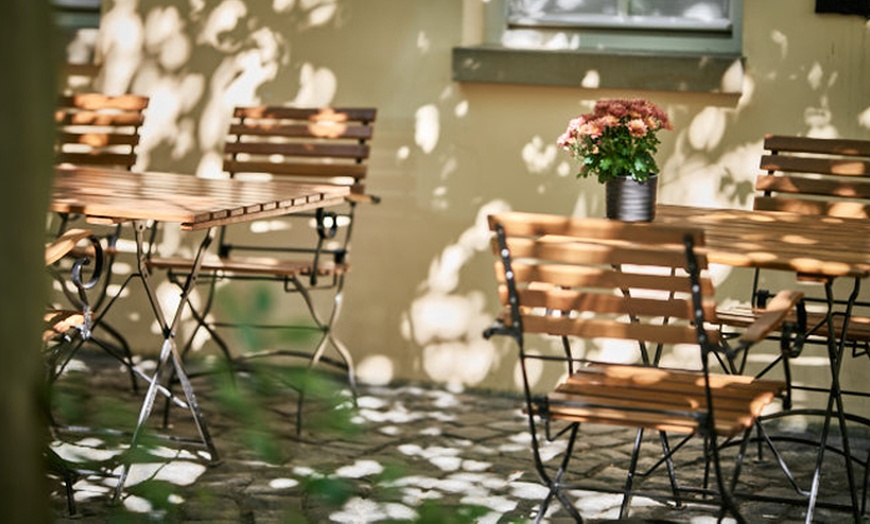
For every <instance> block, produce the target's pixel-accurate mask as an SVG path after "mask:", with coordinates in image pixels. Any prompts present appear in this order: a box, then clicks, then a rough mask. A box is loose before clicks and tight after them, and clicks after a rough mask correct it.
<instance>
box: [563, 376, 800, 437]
mask: <svg viewBox="0 0 870 524" xmlns="http://www.w3.org/2000/svg"><path fill="white" fill-rule="evenodd" d="M710 384H711V391H712V394H713V412H714V417H715V428H716V433H717V434H718V435H719V436H726V437H727V436H733V435H735V434H737V433H739V432H741V431H742V430H744V429H746V428H748V427H750V426H751V425H752V421H753V420H754V418H755V417H758V416H759V415H760V414H761V411H762V409H763V408H764V407H765V406H766V405H767V404H769V403H770V402H771V401H772V400H773V399H774V398H775V397H776V396H778V395H779V394H780V393H782V392H783V391H784V390H785V383H784V382H782V381H779V380H757V379H753V378H751V377H746V376H741V375H722V374H710ZM548 400H549V406H548V411H549V416H550V418H553V419H559V420H567V421H571V422H594V423H606V424H615V425H624V426H630V427H644V428H648V429H656V430H661V431H670V432H676V433H684V434H691V433H695V432H696V431H698V430H699V427H700V422H701V420H702V417H703V416H704V413H705V412H706V405H707V401H706V396H705V390H704V375H703V373H701V372H700V371H699V372H693V371H684V370H670V369H663V368H651V367H641V366H627V365H591V366H587V367H584V368H582V369H581V370H580V371H577V372H575V373H573V374H572V375H571V376H569V377H568V378H567V379H566V380H565V381H564V382H562V383H561V384H560V385H559V386H557V387H556V389H555V391H554V392H553V393H551V394H550V395H549V396H548Z"/></svg>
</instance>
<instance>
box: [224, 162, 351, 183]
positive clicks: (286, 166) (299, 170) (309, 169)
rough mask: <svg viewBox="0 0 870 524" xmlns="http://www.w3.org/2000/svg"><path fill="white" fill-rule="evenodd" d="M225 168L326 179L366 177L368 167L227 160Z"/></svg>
mask: <svg viewBox="0 0 870 524" xmlns="http://www.w3.org/2000/svg"><path fill="white" fill-rule="evenodd" d="M224 169H225V170H227V171H229V172H232V173H235V174H239V173H268V174H273V175H286V176H299V177H309V178H312V179H324V178H333V177H352V178H353V179H355V180H360V179H363V178H365V177H366V174H367V167H366V166H365V165H362V164H313V163H303V162H292V163H277V162H251V161H236V160H227V161H225V162H224Z"/></svg>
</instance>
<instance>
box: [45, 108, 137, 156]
mask: <svg viewBox="0 0 870 524" xmlns="http://www.w3.org/2000/svg"><path fill="white" fill-rule="evenodd" d="M148 102H149V99H148V97H145V96H139V95H118V96H109V95H104V94H100V93H80V94H75V95H64V96H61V97H59V99H58V102H57V108H56V110H55V121H56V122H57V126H58V132H57V139H56V140H55V161H56V162H57V163H58V164H72V165H76V166H83V165H84V166H103V167H115V168H122V169H133V166H134V165H135V164H136V161H137V158H138V155H137V151H136V148H137V146H138V145H139V138H140V129H141V127H142V124H143V123H144V121H145V116H144V111H145V109H146V108H147V107H148Z"/></svg>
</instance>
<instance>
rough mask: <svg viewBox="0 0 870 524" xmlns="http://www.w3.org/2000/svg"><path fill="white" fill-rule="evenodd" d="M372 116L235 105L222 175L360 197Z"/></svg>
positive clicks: (365, 111)
mask: <svg viewBox="0 0 870 524" xmlns="http://www.w3.org/2000/svg"><path fill="white" fill-rule="evenodd" d="M376 116H377V110H376V109H374V108H296V107H278V106H261V107H237V108H235V110H234V111H233V118H232V122H231V124H230V129H229V133H228V135H227V138H226V142H225V144H224V163H223V168H224V171H226V172H227V173H229V174H230V176H237V175H241V174H245V173H255V174H256V173H267V174H269V175H273V176H280V177H292V178H293V179H294V180H298V181H304V182H315V183H321V184H323V183H330V184H343V185H349V186H351V188H352V191H353V193H355V194H364V193H365V178H366V174H367V171H368V166H367V164H366V161H367V160H368V157H369V143H368V142H369V140H371V138H372V133H373V131H374V122H375V118H376Z"/></svg>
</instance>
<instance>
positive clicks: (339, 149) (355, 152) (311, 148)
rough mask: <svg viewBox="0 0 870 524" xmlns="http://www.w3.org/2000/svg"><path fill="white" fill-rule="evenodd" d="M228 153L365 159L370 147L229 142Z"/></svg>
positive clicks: (225, 151)
mask: <svg viewBox="0 0 870 524" xmlns="http://www.w3.org/2000/svg"><path fill="white" fill-rule="evenodd" d="M224 153H227V154H230V155H232V154H241V153H245V154H251V155H284V156H298V157H303V158H305V157H320V158H353V159H365V158H368V156H369V148H368V146H366V145H362V144H338V143H319V142H317V143H312V142H308V143H300V142H227V143H226V144H225V145H224Z"/></svg>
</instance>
